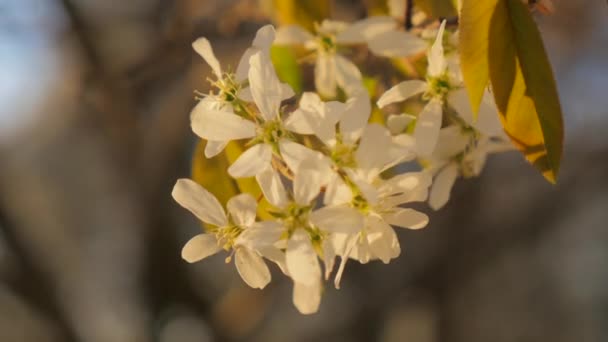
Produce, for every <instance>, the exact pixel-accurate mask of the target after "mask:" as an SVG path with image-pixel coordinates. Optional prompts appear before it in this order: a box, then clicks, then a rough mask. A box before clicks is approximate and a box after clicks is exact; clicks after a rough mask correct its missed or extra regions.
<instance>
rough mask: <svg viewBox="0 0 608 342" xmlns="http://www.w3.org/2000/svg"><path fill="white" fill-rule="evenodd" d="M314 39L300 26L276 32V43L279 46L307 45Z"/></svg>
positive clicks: (282, 28) (290, 26)
mask: <svg viewBox="0 0 608 342" xmlns="http://www.w3.org/2000/svg"><path fill="white" fill-rule="evenodd" d="M313 39H314V37H313V35H312V34H310V33H309V32H308V31H306V30H304V29H303V28H302V27H300V26H298V25H287V26H283V27H280V28H279V29H278V30H277V32H276V39H275V41H274V43H275V44H277V45H292V44H305V43H306V42H307V41H310V40H313Z"/></svg>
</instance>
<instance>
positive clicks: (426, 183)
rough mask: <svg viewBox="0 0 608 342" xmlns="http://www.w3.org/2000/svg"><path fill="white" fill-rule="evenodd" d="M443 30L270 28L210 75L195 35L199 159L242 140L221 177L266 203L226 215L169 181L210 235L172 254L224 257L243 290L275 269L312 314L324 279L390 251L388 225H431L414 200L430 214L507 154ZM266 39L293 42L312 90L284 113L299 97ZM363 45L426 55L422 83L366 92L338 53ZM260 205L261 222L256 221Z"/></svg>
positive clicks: (232, 208)
mask: <svg viewBox="0 0 608 342" xmlns="http://www.w3.org/2000/svg"><path fill="white" fill-rule="evenodd" d="M431 25H432V24H431ZM447 31H448V30H446V28H445V22H444V23H442V24H441V25H440V26H439V27H437V26H436V25H435V26H434V27H427V28H424V29H420V30H417V31H412V32H406V31H404V30H402V29H400V25H399V23H398V20H397V19H395V18H393V17H371V18H368V19H364V20H362V21H359V22H355V23H353V24H348V23H344V22H335V21H328V20H326V21H323V22H322V23H320V24H318V25H317V26H316V27H315V31H314V32H309V31H306V30H304V29H303V28H301V27H298V26H285V27H282V28H280V29H279V30H278V31H276V32H275V30H274V28H273V27H272V26H270V25H268V26H264V27H262V28H261V29H260V30H259V31H258V32H257V35H256V37H255V39H254V41H253V43H252V46H251V47H250V48H249V49H247V51H246V52H245V53H244V55H243V57H242V59H241V61H240V63H239V65H238V67H237V68H236V71H235V72H234V73H232V72H226V71H225V70H223V69H222V68H221V66H220V63H219V61H218V60H217V59H216V57H215V56H214V53H213V50H212V48H211V45H210V44H209V42H208V41H207V40H206V39H205V38H200V39H198V40H197V41H195V42H194V44H193V47H194V49H195V50H196V51H197V52H198V53H199V54H200V55H201V56H202V57H203V58H204V59H205V61H206V62H207V63H208V64H209V66H210V67H211V69H212V70H213V73H214V74H215V76H216V78H217V79H216V80H214V81H212V85H213V86H214V91H213V92H212V93H210V94H207V95H205V96H204V98H202V99H201V100H200V101H199V103H198V104H197V106H196V107H195V108H194V109H193V111H192V114H191V124H192V130H193V131H194V133H196V135H198V136H199V137H200V138H202V139H204V140H206V148H205V156H206V157H207V158H211V157H213V156H215V155H217V154H218V153H220V152H222V150H223V149H224V147H225V146H226V144H228V143H229V142H230V141H239V142H240V143H242V144H244V146H245V147H246V150H245V151H244V152H243V153H242V154H241V155H240V157H239V158H238V159H237V160H236V161H235V162H234V163H232V165H230V167H229V168H228V170H227V172H228V174H229V175H230V176H231V177H233V178H243V177H255V179H256V181H257V184H258V185H259V188H260V189H261V191H262V193H263V196H264V197H265V199H266V200H267V201H268V202H269V203H270V204H271V208H270V209H262V208H258V201H259V200H260V199H259V198H258V199H256V198H254V197H252V195H251V194H248V193H242V194H239V195H237V196H235V197H233V198H231V199H230V200H229V201H228V202H227V204H226V210H224V208H223V207H222V205H221V204H220V202H219V201H218V200H217V199H216V197H215V196H214V195H213V194H211V193H210V192H209V191H207V190H205V189H204V188H203V187H201V186H200V185H198V184H197V183H195V182H194V181H192V180H188V179H180V180H178V181H177V184H176V185H175V188H174V190H173V197H174V199H175V200H176V201H177V202H178V203H179V204H180V205H182V206H183V207H185V208H187V209H188V210H190V211H191V212H192V213H193V214H194V215H196V217H198V218H199V219H200V220H201V221H203V222H204V223H205V224H206V228H207V229H206V232H205V233H203V234H200V235H197V236H195V237H194V238H192V239H191V240H190V241H189V242H188V243H187V244H186V245H185V246H184V248H183V251H182V256H183V258H184V259H185V260H186V261H188V262H196V261H199V260H201V259H204V258H206V257H208V256H210V255H213V254H216V253H218V252H219V251H221V250H225V251H226V252H228V253H229V257H228V258H227V259H226V260H227V262H230V261H231V260H232V257H233V256H234V263H235V265H236V268H237V271H238V273H239V274H240V275H241V277H242V278H243V280H244V281H245V283H247V284H248V285H249V286H251V287H253V288H260V289H261V288H264V287H265V286H266V285H267V284H268V283H269V282H270V280H271V273H270V271H269V268H268V265H267V262H270V263H273V264H276V265H278V267H279V268H280V270H281V271H282V273H284V274H285V275H286V276H288V277H289V278H291V280H292V281H293V285H294V287H293V302H294V304H295V306H296V308H297V309H298V310H299V311H300V312H302V313H304V314H310V313H314V312H316V311H317V310H318V307H319V304H320V300H321V294H322V289H323V284H324V281H325V280H329V279H330V278H331V277H332V274H333V281H334V284H335V286H336V287H337V288H339V286H340V279H341V277H342V274H343V272H344V270H345V266H346V263H347V261H348V260H354V261H358V262H360V263H367V262H369V261H371V260H380V261H382V262H383V263H389V262H390V261H391V260H392V259H394V258H396V257H398V256H399V254H400V252H401V248H400V245H399V240H398V238H397V235H396V232H395V229H396V228H397V229H398V228H406V229H420V228H423V227H425V226H426V225H427V223H428V221H429V218H428V216H427V215H426V214H424V213H422V212H420V211H417V210H415V209H413V208H411V207H408V206H410V205H411V203H415V202H425V201H428V202H429V205H430V206H431V207H432V208H433V209H439V208H441V207H442V206H443V205H445V204H446V202H447V201H448V199H449V194H450V192H451V188H452V185H453V184H454V182H455V180H456V179H457V178H458V177H459V176H462V177H473V176H477V175H479V173H480V172H481V169H482V168H483V166H484V163H485V160H486V157H487V155H488V154H491V153H494V152H498V151H504V150H508V149H511V145H510V143H509V142H508V139H506V138H505V136H504V133H503V130H502V127H501V125H500V122H499V117H498V114H497V112H496V109H495V105H494V104H493V102H492V97H491V96H490V95H489V94H488V96H486V97H485V98H484V101H483V103H482V106H481V109H480V111H479V113H478V115H477V116H476V117H475V116H474V115H473V113H472V110H471V108H470V106H469V102H468V98H467V94H466V89H465V88H464V86H463V83H462V79H461V75H460V71H459V63H458V56H457V53H456V49H455V48H454V46H453V40H454V38H455V37H457V32H447ZM429 32H432V34H433V36H432V37H431V38H430V39H429ZM273 44H277V45H300V46H302V47H303V48H304V49H305V50H306V51H307V52H306V57H311V58H306V59H307V60H309V61H311V62H312V63H314V70H315V71H314V76H315V78H314V84H315V87H316V92H312V91H311V92H304V93H303V94H300V96H299V100H298V101H297V105H293V103H294V102H293V101H291V103H292V105H289V106H285V105H284V101H286V100H289V99H291V98H293V97H295V96H296V94H295V93H294V91H293V90H292V88H291V87H290V86H289V85H287V84H285V83H282V82H281V81H280V80H279V78H278V76H277V73H276V70H275V68H274V66H273V64H272V62H271V59H270V48H271V46H272V45H273ZM361 50H363V51H364V53H366V54H367V53H370V54H369V56H368V57H369V58H378V59H382V58H404V57H408V56H414V55H418V56H422V57H423V58H424V57H425V56H426V59H427V60H428V67H427V70H426V73H425V77H424V79H423V80H418V79H413V80H412V79H410V80H405V81H403V82H401V83H398V84H397V85H395V86H394V87H392V88H390V89H388V90H387V91H386V92H384V93H383V94H381V95H380V96H377V95H375V94H374V95H370V93H369V92H368V91H367V90H366V88H365V87H364V83H363V72H362V71H361V69H360V68H359V67H358V66H357V64H356V63H355V62H353V61H352V60H350V59H349V58H347V56H349V55H351V54H352V53H353V52H354V51H361ZM408 100H409V103H410V104H411V103H412V102H414V101H415V102H417V103H422V104H423V106H422V109H421V110H420V112H419V113H417V114H416V115H412V114H411V113H403V109H404V108H406V107H405V106H404V105H403V104H402V103H403V102H404V101H408ZM410 107H412V106H410ZM412 108H415V107H412ZM373 110H376V111H379V110H387V112H386V113H384V114H385V115H384V116H387V119H386V121H385V122H386V124H378V123H369V122H370V115H371V113H372V111H373ZM389 112H392V114H390V115H389ZM406 170H407V171H406ZM260 210H266V214H267V215H264V216H263V217H271V218H272V219H265V220H263V219H261V218H260V217H262V215H260V214H259V211H260ZM338 259H339V264H336V261H337V260H338ZM336 268H337V270H336V271H335V273H334V272H333V271H334V269H336Z"/></svg>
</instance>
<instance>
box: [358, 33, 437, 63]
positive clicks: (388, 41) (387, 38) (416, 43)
mask: <svg viewBox="0 0 608 342" xmlns="http://www.w3.org/2000/svg"><path fill="white" fill-rule="evenodd" d="M427 46H428V44H427V42H425V41H424V40H422V39H420V38H418V37H417V36H416V35H414V34H411V33H409V32H405V31H388V32H384V33H382V34H379V35H377V36H375V37H374V38H373V39H372V40H370V41H369V49H370V50H371V51H372V52H373V53H374V54H376V55H379V56H384V57H406V56H411V55H415V54H417V53H420V52H424V51H425V49H426V48H427Z"/></svg>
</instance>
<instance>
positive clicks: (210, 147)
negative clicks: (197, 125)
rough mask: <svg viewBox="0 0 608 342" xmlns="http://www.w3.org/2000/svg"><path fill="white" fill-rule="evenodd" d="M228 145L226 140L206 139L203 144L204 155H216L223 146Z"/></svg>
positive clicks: (210, 156) (209, 156) (211, 156)
mask: <svg viewBox="0 0 608 342" xmlns="http://www.w3.org/2000/svg"><path fill="white" fill-rule="evenodd" d="M226 145H228V142H227V141H213V140H208V141H207V144H206V145H205V157H207V158H213V157H215V156H217V155H218V154H219V153H220V152H222V151H223V150H224V148H225V147H226Z"/></svg>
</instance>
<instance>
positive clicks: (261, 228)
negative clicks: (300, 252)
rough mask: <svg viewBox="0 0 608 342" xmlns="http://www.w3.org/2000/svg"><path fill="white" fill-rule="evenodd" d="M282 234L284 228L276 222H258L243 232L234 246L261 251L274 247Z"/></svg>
mask: <svg viewBox="0 0 608 342" xmlns="http://www.w3.org/2000/svg"><path fill="white" fill-rule="evenodd" d="M284 232H285V227H283V225H282V224H281V223H279V222H277V221H259V222H255V223H253V224H252V225H251V226H250V227H249V228H247V229H245V230H243V232H242V233H241V235H239V237H238V238H237V240H236V244H237V245H239V246H245V247H247V248H250V249H253V250H258V251H261V250H262V249H265V248H266V247H272V246H274V245H275V244H276V243H277V241H279V240H280V238H281V236H282V235H283V233H284ZM262 255H264V254H262Z"/></svg>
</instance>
